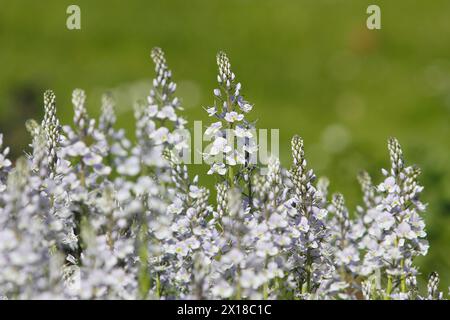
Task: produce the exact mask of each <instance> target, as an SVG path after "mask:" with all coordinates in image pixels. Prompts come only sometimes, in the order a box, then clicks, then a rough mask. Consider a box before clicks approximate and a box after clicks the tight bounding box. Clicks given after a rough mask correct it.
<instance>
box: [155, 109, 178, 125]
mask: <svg viewBox="0 0 450 320" xmlns="http://www.w3.org/2000/svg"><path fill="white" fill-rule="evenodd" d="M157 118H160V119H169V120H170V121H177V114H176V113H175V109H174V108H173V107H172V106H164V107H163V108H162V109H161V111H159V112H158V115H157Z"/></svg>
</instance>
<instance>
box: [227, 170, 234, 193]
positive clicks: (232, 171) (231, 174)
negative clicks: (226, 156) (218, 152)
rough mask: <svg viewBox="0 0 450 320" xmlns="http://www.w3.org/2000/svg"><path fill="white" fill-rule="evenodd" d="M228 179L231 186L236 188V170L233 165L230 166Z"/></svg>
mask: <svg viewBox="0 0 450 320" xmlns="http://www.w3.org/2000/svg"><path fill="white" fill-rule="evenodd" d="M228 179H229V180H230V187H231V188H234V170H233V167H232V166H229V167H228Z"/></svg>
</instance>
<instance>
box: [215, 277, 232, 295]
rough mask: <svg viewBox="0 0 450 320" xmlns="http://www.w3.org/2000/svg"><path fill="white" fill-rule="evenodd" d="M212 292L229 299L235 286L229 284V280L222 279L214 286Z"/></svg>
mask: <svg viewBox="0 0 450 320" xmlns="http://www.w3.org/2000/svg"><path fill="white" fill-rule="evenodd" d="M212 294H213V295H215V296H217V297H221V298H223V299H227V298H229V297H231V295H232V294H233V288H232V287H231V286H230V285H229V284H228V282H226V281H224V280H220V282H219V283H218V284H216V285H215V286H214V287H213V288H212Z"/></svg>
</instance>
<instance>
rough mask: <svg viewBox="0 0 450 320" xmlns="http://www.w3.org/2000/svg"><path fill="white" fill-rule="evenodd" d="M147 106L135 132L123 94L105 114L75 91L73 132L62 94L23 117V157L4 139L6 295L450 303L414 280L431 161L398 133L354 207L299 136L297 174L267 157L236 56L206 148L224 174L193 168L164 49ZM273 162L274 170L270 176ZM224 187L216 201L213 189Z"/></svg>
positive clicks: (222, 57)
mask: <svg viewBox="0 0 450 320" xmlns="http://www.w3.org/2000/svg"><path fill="white" fill-rule="evenodd" d="M151 58H152V59H153V62H154V64H155V73H156V75H155V78H154V80H153V83H152V88H151V89H150V93H149V95H148V97H147V99H146V100H142V101H138V102H137V103H136V106H135V117H136V129H135V139H134V140H132V139H128V138H127V137H126V134H125V130H124V129H117V128H116V125H115V122H116V115H115V112H114V109H115V101H114V99H113V97H112V95H111V94H110V93H108V94H105V95H104V96H103V97H102V101H101V115H100V118H99V120H98V121H97V120H96V119H93V118H91V117H90V116H89V114H88V108H87V105H86V94H85V92H84V91H83V90H81V89H76V90H74V92H73V96H72V103H73V107H74V117H73V124H72V125H64V126H61V125H60V123H59V121H58V118H57V116H56V98H55V95H54V93H53V92H51V91H47V92H45V94H44V110H45V115H44V119H43V121H42V122H41V123H40V124H39V123H38V122H36V121H34V120H29V121H27V124H26V127H27V130H28V131H29V133H30V135H31V138H32V139H31V140H32V142H31V144H30V148H31V150H30V152H28V153H27V156H26V157H21V158H19V159H17V160H16V161H15V164H14V165H13V163H12V162H11V161H10V160H9V159H8V151H9V149H8V148H4V147H3V139H2V135H0V295H1V296H6V297H8V298H9V299H31V298H43V299H56V298H67V299H228V298H234V299H241V298H242V299H443V293H442V292H440V291H439V288H438V284H439V277H438V275H437V274H436V273H433V274H432V275H431V276H430V280H429V283H428V286H427V288H426V290H424V291H423V292H422V291H421V290H419V288H418V287H417V280H416V276H417V275H418V273H419V271H418V268H417V267H416V266H415V265H414V258H415V257H417V256H421V255H422V256H423V255H426V253H427V249H428V244H427V242H426V233H425V223H424V221H423V218H422V214H423V212H424V211H425V209H426V205H425V204H423V203H422V202H421V201H420V200H419V196H420V193H421V192H422V190H423V187H422V186H420V184H419V182H418V177H419V175H420V170H419V169H418V168H417V167H415V166H407V165H406V164H405V161H404V159H403V152H402V149H401V147H400V144H399V142H398V141H397V140H396V139H394V138H392V139H389V142H388V149H389V154H390V160H391V168H390V169H388V170H385V169H383V170H382V173H383V176H384V179H383V181H382V182H381V183H380V184H378V185H375V184H373V182H372V178H371V177H370V176H369V174H368V173H365V172H363V173H361V174H360V175H359V176H358V181H359V182H360V184H361V189H362V194H363V201H362V204H361V205H360V206H358V207H357V208H356V210H355V212H352V211H350V210H349V209H348V208H347V206H346V205H345V201H344V196H343V195H342V194H339V193H336V194H333V195H331V196H329V194H328V186H329V181H328V179H327V178H325V177H321V178H319V179H316V175H315V173H314V171H313V170H312V169H310V168H309V167H308V164H307V160H306V156H305V148H304V142H303V139H302V138H300V137H299V136H294V137H293V139H292V142H291V147H292V164H291V166H290V168H288V169H286V168H283V167H282V166H281V163H280V160H279V159H277V158H275V157H272V158H270V161H269V162H268V166H267V167H264V168H263V166H262V165H261V164H258V162H257V161H256V152H257V150H258V145H257V143H256V139H255V138H256V131H255V123H253V122H251V121H249V120H248V119H247V118H246V117H247V114H248V113H249V112H250V111H251V110H252V108H253V106H252V105H251V104H250V103H249V102H247V101H246V100H245V99H244V98H243V96H242V95H241V93H240V92H241V84H240V83H238V82H237V81H236V79H235V75H234V73H233V72H232V70H231V64H230V61H229V59H228V57H227V56H226V54H225V53H223V52H220V53H219V54H218V55H217V64H218V69H219V72H218V76H217V80H218V84H219V88H217V89H215V90H214V104H213V105H212V106H210V107H207V108H206V111H207V112H208V114H209V115H210V117H212V118H214V119H215V121H214V122H212V123H211V124H210V126H209V127H207V128H206V132H205V136H206V137H207V138H208V139H209V140H210V141H211V144H210V145H209V147H208V149H207V150H206V151H205V152H204V153H203V157H204V159H205V160H206V161H207V162H208V164H209V165H210V168H209V171H207V174H210V175H214V176H215V178H216V186H215V188H214V189H215V190H209V189H207V188H205V187H203V186H202V185H201V184H200V183H199V181H200V179H199V177H198V176H195V177H192V176H191V175H190V174H189V170H188V169H189V168H188V167H187V166H186V165H185V164H183V161H182V154H183V151H184V150H185V149H186V148H187V147H189V146H188V142H187V141H186V140H185V138H184V136H183V135H182V134H180V131H179V130H183V129H184V128H185V126H186V123H187V122H186V120H184V118H183V117H182V116H181V113H182V110H183V109H182V107H181V102H180V100H179V99H178V98H177V97H176V96H175V90H176V84H175V82H173V80H172V72H171V71H170V69H169V68H168V65H167V62H166V59H165V56H164V53H163V51H162V50H161V49H159V48H155V49H153V50H152V53H151ZM259 169H264V170H259ZM213 194H215V195H216V197H215V198H214V197H213Z"/></svg>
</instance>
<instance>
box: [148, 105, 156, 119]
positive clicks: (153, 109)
mask: <svg viewBox="0 0 450 320" xmlns="http://www.w3.org/2000/svg"><path fill="white" fill-rule="evenodd" d="M157 113H158V106H157V105H155V104H151V105H150V106H149V107H148V108H147V114H148V116H149V117H151V118H152V117H154V116H156V114H157Z"/></svg>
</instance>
